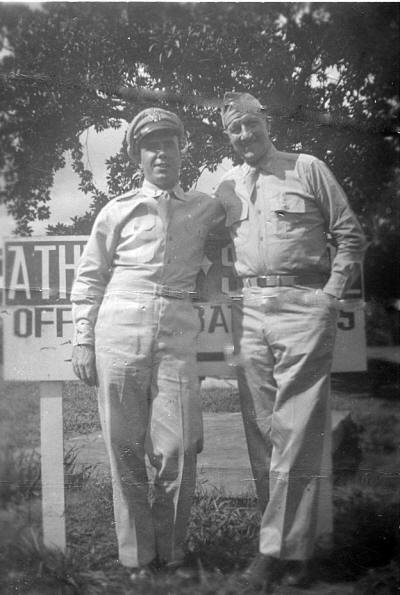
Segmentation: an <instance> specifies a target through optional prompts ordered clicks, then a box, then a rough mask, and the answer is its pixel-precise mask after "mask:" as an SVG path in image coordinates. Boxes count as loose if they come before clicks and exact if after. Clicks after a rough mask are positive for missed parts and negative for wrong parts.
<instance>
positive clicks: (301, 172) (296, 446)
mask: <svg viewBox="0 0 400 595" xmlns="http://www.w3.org/2000/svg"><path fill="white" fill-rule="evenodd" d="M222 121H223V126H224V129H225V131H226V133H227V135H228V137H229V140H230V142H231V144H232V146H233V148H234V150H235V152H236V153H237V154H238V156H239V157H240V158H241V159H242V160H243V164H242V165H239V166H237V167H234V168H233V169H232V170H231V171H229V172H228V173H227V174H226V175H225V176H224V178H223V179H222V181H221V183H220V185H219V187H218V190H217V197H219V199H220V200H221V201H222V202H223V203H224V204H225V205H226V211H227V225H228V227H229V228H230V233H231V237H232V241H233V245H234V252H235V254H234V260H235V269H236V273H237V275H238V276H239V277H240V279H241V281H242V283H243V295H242V299H241V300H240V301H235V302H234V306H233V330H234V344H235V353H236V358H237V361H238V381H239V390H240V398H241V407H242V414H243V419H244V425H245V432H246V438H247V443H248V449H249V455H250V460H251V465H252V471H253V475H254V478H255V483H256V489H257V494H258V498H259V502H260V506H261V508H262V512H263V516H262V521H261V528H260V542H259V552H260V553H259V554H258V555H257V557H256V558H255V560H254V561H253V562H252V564H251V565H250V566H249V568H248V569H247V570H246V571H245V573H244V580H245V582H246V583H248V584H249V585H250V586H251V587H252V588H263V587H264V586H266V585H269V584H271V583H272V582H274V580H275V579H276V578H278V577H279V575H282V574H284V573H286V582H287V583H288V584H291V585H296V584H297V585H299V584H303V585H304V584H306V583H307V582H308V580H309V575H308V572H307V571H308V568H307V561H308V560H309V559H310V558H311V556H312V554H313V550H314V546H315V544H316V541H317V538H318V536H319V535H321V534H322V533H323V532H329V531H330V530H331V528H332V527H331V525H332V523H331V513H332V510H331V491H330V489H331V488H330V479H331V478H330V476H331V468H330V432H331V418H330V409H329V407H330V406H329V375H330V369H331V364H332V356H333V348H334V341H335V332H336V324H337V316H338V311H339V310H340V307H341V302H340V300H341V299H342V298H343V296H344V293H345V291H346V288H348V287H349V285H350V284H351V282H352V280H353V279H355V278H356V276H357V275H358V274H359V273H360V268H361V263H362V258H363V252H364V248H365V240H364V237H363V234H362V231H361V229H360V226H359V224H358V222H357V220H356V218H355V216H354V214H353V213H352V211H351V209H350V207H349V205H348V202H347V199H346V196H345V194H344V192H343V190H342V189H341V187H340V186H339V184H338V183H337V181H336V180H335V178H334V177H333V175H332V173H331V172H330V170H329V169H328V167H327V166H326V165H325V164H324V163H323V162H321V161H320V160H319V159H317V158H315V157H312V156H310V155H306V154H301V153H300V154H294V153H283V152H281V151H278V150H277V149H276V148H275V147H274V145H273V143H272V142H271V140H270V137H269V132H268V126H267V121H266V115H265V110H264V108H263V106H262V105H261V104H260V103H259V101H258V100H257V99H256V98H255V97H253V96H252V95H250V94H248V93H227V94H226V95H225V97H224V106H223V110H222ZM328 234H330V236H331V238H332V242H333V244H334V246H335V248H336V255H335V256H334V258H333V261H332V262H330V258H329V251H328ZM322 507H324V508H325V510H322ZM322 520H324V526H322V523H321V521H322Z"/></svg>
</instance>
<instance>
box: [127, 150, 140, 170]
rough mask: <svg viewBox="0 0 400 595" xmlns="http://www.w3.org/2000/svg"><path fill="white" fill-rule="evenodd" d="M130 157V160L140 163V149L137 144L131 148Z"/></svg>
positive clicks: (136, 163)
mask: <svg viewBox="0 0 400 595" xmlns="http://www.w3.org/2000/svg"><path fill="white" fill-rule="evenodd" d="M129 157H130V160H131V161H132V162H133V163H135V165H140V149H139V147H138V146H137V145H135V146H134V147H132V148H131V150H130V152H129Z"/></svg>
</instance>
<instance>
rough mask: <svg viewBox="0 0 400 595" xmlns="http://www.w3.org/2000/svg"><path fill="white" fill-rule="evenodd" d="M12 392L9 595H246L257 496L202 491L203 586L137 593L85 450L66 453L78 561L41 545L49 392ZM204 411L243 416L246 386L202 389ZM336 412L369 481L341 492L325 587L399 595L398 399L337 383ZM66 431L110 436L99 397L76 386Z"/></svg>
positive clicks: (182, 582)
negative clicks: (42, 404) (345, 421)
mask: <svg viewBox="0 0 400 595" xmlns="http://www.w3.org/2000/svg"><path fill="white" fill-rule="evenodd" d="M1 388H2V397H1V399H0V436H1V446H2V449H1V454H0V473H2V475H3V477H7V480H6V482H4V483H3V484H1V485H0V487H1V490H2V491H1V490H0V496H1V498H0V593H1V594H4V595H8V594H9V593H28V594H29V595H58V594H60V595H72V594H79V595H114V594H115V595H130V594H135V595H136V594H137V595H153V594H154V595H158V594H160V593H162V594H163V595H186V594H187V595H189V594H190V595H192V594H193V595H206V594H207V595H239V593H242V590H241V588H240V587H238V586H237V584H236V583H237V576H238V572H239V571H240V569H241V568H242V567H243V566H244V565H245V564H246V563H247V561H248V560H249V558H251V556H252V555H253V554H254V553H255V552H256V549H257V536H258V526H259V512H258V510H257V506H256V501H255V499H254V498H252V497H250V496H249V497H247V498H246V497H242V498H232V497H227V496H225V495H224V494H222V493H220V492H217V491H215V492H213V493H209V492H205V491H204V490H203V488H202V486H201V485H200V487H199V490H198V492H197V494H196V498H195V502H194V506H193V509H192V515H191V521H190V526H189V532H188V547H189V550H190V556H189V558H190V561H191V562H192V564H193V566H194V567H195V568H196V569H197V571H198V576H197V580H188V579H184V578H182V577H181V578H179V577H175V576H166V575H162V576H160V577H158V578H155V579H154V580H151V581H145V582H144V583H143V584H141V585H139V586H138V587H135V589H132V586H131V585H130V583H129V577H128V574H127V572H126V571H125V570H124V569H123V568H121V567H120V566H119V565H118V564H117V562H116V559H117V549H116V541H115V532H114V520H113V512H112V497H111V487H110V484H109V482H108V481H107V480H106V479H105V478H104V477H102V476H101V475H99V474H97V472H96V469H92V468H89V467H88V466H81V465H79V464H78V463H77V452H76V451H74V450H70V451H68V452H67V453H65V461H64V462H65V467H66V505H67V512H66V520H67V542H68V551H67V554H66V555H62V554H60V553H57V552H54V551H49V550H46V549H45V548H44V547H43V544H42V541H41V503H40V499H39V496H40V485H38V479H37V474H38V469H39V460H38V457H37V455H34V454H32V453H34V452H35V451H32V446H33V445H36V446H37V445H38V444H39V393H38V387H37V385H34V384H22V383H20V384H19V383H3V384H2V386H1ZM374 390H375V387H374ZM202 403H203V408H204V410H205V411H207V412H219V411H229V412H232V411H238V410H239V401H238V394H237V390H235V389H234V387H233V388H232V387H227V388H218V389H210V388H208V389H207V390H204V391H202ZM333 404H334V407H335V408H336V409H341V410H344V411H345V410H349V411H351V413H352V418H353V420H354V421H355V423H356V424H357V425H360V426H362V428H363V432H362V433H361V450H362V462H361V465H360V470H359V472H358V473H357V475H356V476H355V477H352V478H351V479H347V480H346V481H345V482H343V483H341V484H340V485H338V486H337V487H336V489H335V494H334V496H335V497H334V506H335V543H334V550H333V555H329V556H327V555H326V553H324V552H323V551H321V552H320V554H319V556H318V557H317V558H316V560H315V577H316V580H317V581H321V583H318V584H323V583H325V584H326V583H327V582H328V583H329V585H330V589H331V590H330V591H329V592H330V593H335V595H339V594H340V593H344V592H346V593H348V592H349V591H348V590H346V591H344V590H343V591H341V590H340V585H341V584H342V583H343V581H348V582H351V583H352V584H353V585H354V593H355V594H359V595H364V594H367V595H369V594H371V595H391V593H396V592H397V591H396V590H395V589H396V588H397V586H396V585H398V584H399V566H398V564H396V563H395V559H396V556H398V555H399V554H400V551H399V539H398V534H397V533H396V531H397V528H398V525H399V517H400V513H399V510H400V496H399V483H400V482H399V472H398V469H399V468H400V465H399V462H400V461H399V452H400V433H399V429H400V427H399V424H400V412H399V409H398V407H397V403H396V401H395V398H394V396H393V395H390V393H388V392H386V393H385V398H379V399H378V398H376V394H375V393H374V392H373V391H372V390H371V389H370V386H369V384H368V382H366V381H365V377H360V376H359V377H357V376H356V375H355V376H354V377H352V376H350V377H349V376H348V377H347V378H346V377H343V376H337V377H334V378H333ZM64 429H65V434H66V435H67V436H68V437H72V436H74V435H78V434H86V433H90V432H97V431H98V430H99V422H98V416H97V404H96V397H95V393H94V391H93V390H91V389H86V388H85V387H82V386H80V385H78V384H77V383H66V384H65V385H64ZM26 448H29V449H30V450H29V451H26V450H24V449H26ZM29 453H30V454H29ZM39 483H40V482H39ZM332 589H333V590H332ZM326 592H328V591H326ZM279 593H282V595H288V594H287V593H286V592H283V591H282V592H281V591H279ZM320 593H325V591H320Z"/></svg>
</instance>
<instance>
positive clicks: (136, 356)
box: [72, 108, 224, 580]
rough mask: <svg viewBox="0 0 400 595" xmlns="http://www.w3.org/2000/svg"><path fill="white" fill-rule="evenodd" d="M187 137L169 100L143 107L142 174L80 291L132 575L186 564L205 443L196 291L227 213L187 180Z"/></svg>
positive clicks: (133, 153) (110, 213)
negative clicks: (187, 186) (210, 237)
mask: <svg viewBox="0 0 400 595" xmlns="http://www.w3.org/2000/svg"><path fill="white" fill-rule="evenodd" d="M184 139H185V136H184V129H183V124H182V122H181V121H180V119H179V118H178V117H177V116H176V115H175V114H173V113H171V112H169V111H166V110H164V109H160V108H150V109H146V110H144V111H142V112H140V113H139V114H138V115H137V116H136V117H135V118H134V120H133V121H132V123H131V125H130V127H129V129H128V132H127V144H128V153H129V156H130V157H131V159H132V160H134V161H136V162H140V164H141V167H142V169H143V173H144V182H143V185H142V187H141V188H140V189H135V190H132V191H130V192H127V193H126V194H123V195H122V196H118V197H117V198H114V199H112V200H110V202H109V203H108V204H107V205H106V206H105V207H104V208H103V209H102V211H101V212H100V214H99V215H98V217H97V219H96V221H95V223H94V226H93V230H92V233H91V235H90V238H89V241H88V243H87V245H86V248H85V250H84V252H83V255H82V258H81V261H80V265H79V268H78V272H77V277H76V279H75V283H74V286H73V291H72V302H73V319H74V325H75V336H74V348H73V367H74V371H75V373H76V374H77V376H78V377H79V378H80V379H81V380H83V381H84V382H86V383H87V384H89V385H93V384H97V385H98V399H99V412H100V419H101V425H102V430H103V434H104V439H105V442H106V446H107V450H108V454H109V458H110V464H111V473H112V485H113V498H114V515H115V526H116V532H117V539H118V551H119V561H120V563H121V564H122V565H124V566H126V567H128V568H129V569H130V572H131V578H132V580H137V579H138V578H140V577H141V576H147V575H148V574H150V573H151V572H153V571H155V570H159V569H176V568H178V567H180V566H181V565H182V562H183V558H184V549H183V545H184V540H185V536H186V528H187V522H188V518H189V513H190V507H191V503H192V498H193V493H194V488H195V476H196V456H197V453H198V452H200V450H201V448H202V437H203V434H202V418H201V410H200V398H199V391H198V378H197V373H196V357H195V340H196V336H197V334H198V332H199V330H200V328H199V318H198V315H197V313H196V311H195V309H194V308H193V305H192V303H191V295H192V292H193V290H194V287H195V281H196V276H197V273H198V272H199V270H200V265H201V262H202V259H203V254H204V243H205V240H206V237H207V234H208V231H209V230H210V229H211V228H212V227H213V226H214V225H217V224H218V223H219V222H220V221H221V220H222V219H223V216H224V215H223V211H222V208H221V207H220V206H219V205H218V202H217V201H215V200H214V199H212V198H211V197H209V196H207V195H205V194H202V193H200V192H197V191H193V192H188V193H185V192H183V190H182V188H181V187H180V186H179V183H178V182H179V169H180V165H181V150H182V147H183V146H184ZM145 454H147V455H148V457H149V461H150V463H151V465H152V466H153V468H154V475H155V478H154V482H153V486H152V498H151V501H150V499H149V479H148V475H147V471H146V465H145Z"/></svg>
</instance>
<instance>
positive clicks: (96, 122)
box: [0, 3, 400, 244]
mask: <svg viewBox="0 0 400 595" xmlns="http://www.w3.org/2000/svg"><path fill="white" fill-rule="evenodd" d="M0 14H1V20H2V23H3V26H2V30H1V36H0V41H1V44H2V47H3V49H5V50H8V53H6V55H4V57H3V59H2V62H1V70H2V73H3V78H2V83H0V84H1V86H2V89H1V91H2V92H1V98H0V124H1V135H0V147H1V153H0V169H1V171H2V172H3V176H4V183H3V187H2V189H1V194H0V199H1V200H2V201H4V202H5V203H6V204H7V206H8V209H9V211H10V213H12V214H13V215H14V217H15V218H16V219H17V222H18V226H17V231H18V232H19V233H22V234H28V233H30V222H32V221H33V220H35V219H36V218H39V219H45V218H47V217H48V202H49V199H50V195H51V185H52V182H53V177H54V173H55V171H57V169H59V168H61V167H63V165H64V155H65V152H66V151H71V154H72V157H73V163H74V168H75V170H76V171H77V172H78V174H79V175H80V180H81V182H80V187H81V189H82V190H83V191H84V192H87V193H89V194H90V195H91V196H92V198H93V200H92V205H91V208H90V211H89V212H88V213H87V214H86V215H85V216H84V217H83V218H74V219H73V221H72V224H71V225H65V224H59V225H58V226H55V227H52V228H50V230H51V231H52V232H54V231H56V232H58V233H59V232H64V233H72V232H80V233H82V232H84V233H87V232H88V231H89V230H90V226H91V224H92V221H93V218H94V216H95V214H96V213H97V212H98V210H99V208H101V206H102V205H103V204H105V202H106V201H107V200H108V199H109V198H110V197H112V196H115V195H117V194H118V193H119V192H121V191H124V190H126V189H127V188H129V187H130V186H131V185H132V181H133V183H138V180H139V173H138V171H137V170H136V169H135V168H134V167H133V166H132V165H131V164H129V163H128V159H127V157H126V153H125V152H124V149H122V150H121V152H120V153H118V154H117V155H116V156H114V157H112V158H111V159H110V160H109V162H108V171H109V175H108V181H109V192H108V193H107V195H105V194H104V193H102V192H100V191H99V190H98V189H97V188H95V186H94V184H93V179H92V175H91V172H90V171H88V170H87V169H86V168H85V166H84V164H83V159H82V156H83V149H82V146H81V144H80V141H79V135H80V134H81V133H82V132H83V131H84V130H86V129H87V128H88V127H90V126H94V127H95V129H96V130H102V129H104V128H107V127H110V126H111V127H118V126H120V124H121V121H122V120H123V119H126V120H130V119H131V118H132V117H133V115H134V114H135V113H136V112H137V111H138V110H139V109H142V108H144V107H146V106H147V105H149V101H148V100H146V98H140V96H138V97H137V98H136V99H135V101H133V102H124V101H121V100H119V101H118V100H116V99H115V97H114V98H113V97H112V95H110V94H109V93H108V92H109V91H110V89H113V88H118V87H120V86H133V87H137V86H144V87H147V88H153V89H154V88H158V89H167V90H169V91H171V92H175V93H178V94H181V95H182V96H185V95H192V94H195V95H205V96H211V97H222V96H223V93H224V92H225V91H226V90H230V89H236V90H240V89H246V90H248V91H250V92H252V93H253V94H254V95H256V96H257V97H259V98H260V99H261V100H262V101H264V102H265V103H266V104H267V106H268V107H269V109H270V111H271V113H272V114H275V115H276V116H277V117H275V118H274V121H273V129H272V131H273V136H274V138H275V139H276V142H277V144H278V146H279V147H280V148H282V149H283V150H303V151H305V152H309V153H313V154H316V155H317V156H319V157H321V158H322V159H324V160H326V161H327V162H328V163H329V165H330V166H331V167H332V169H333V171H334V172H335V174H336V176H337V177H338V178H339V180H340V182H341V183H342V184H343V186H344V187H345V190H346V191H347V193H348V195H349V198H350V201H351V203H352V205H353V207H354V209H355V211H356V212H357V213H358V215H359V216H360V218H361V220H362V223H363V225H364V227H365V229H366V230H367V232H368V234H369V237H370V238H372V239H373V241H374V242H375V243H376V244H382V242H383V243H384V242H385V238H387V233H386V231H385V233H382V230H387V229H390V234H391V237H395V238H396V239H400V238H399V235H400V231H399V229H400V225H399V220H398V211H396V206H395V205H396V202H395V201H396V198H397V197H396V191H395V174H396V168H398V151H399V140H398V134H397V131H396V125H397V117H398V109H399V98H398V89H399V68H398V49H399V10H398V7H397V5H396V4H391V3H387V4H385V3H371V4H369V3H349V4H347V3H345V4H343V3H312V4H309V3H287V4H286V3H254V4H253V3H243V4H242V3H232V4H231V3H198V4H197V3H194V4H174V3H121V4H118V3H48V4H46V3H45V4H42V5H39V8H38V9H37V10H35V11H32V10H31V9H30V8H29V7H27V6H21V5H18V6H17V5H4V4H3V5H1V7H0ZM99 89H100V90H102V91H103V92H102V93H99V91H98V90H99ZM164 104H165V105H166V106H168V107H172V108H173V109H174V110H175V111H177V112H178V113H179V115H180V116H181V117H182V119H183V120H184V122H185V124H186V127H187V129H188V130H189V131H190V134H189V150H188V153H187V157H186V160H185V163H184V168H183V176H182V177H183V181H184V184H185V185H186V186H190V185H191V184H192V182H193V180H195V179H196V178H197V177H198V175H199V172H200V171H201V170H202V169H203V168H204V167H208V168H210V169H214V168H215V167H216V166H217V164H218V163H219V162H220V161H221V160H222V158H223V157H224V156H227V155H230V148H229V147H228V145H227V143H226V140H225V138H224V135H223V133H222V131H221V126H220V122H219V114H218V111H217V110H215V109H213V108H210V107H203V108H199V107H195V106H193V105H189V104H187V105H185V104H179V105H171V104H169V103H168V102H164ZM324 118H325V120H326V122H327V124H328V125H322V121H323V119H324Z"/></svg>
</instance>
